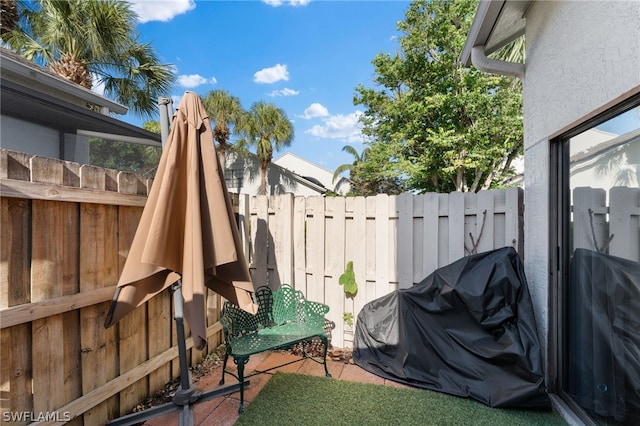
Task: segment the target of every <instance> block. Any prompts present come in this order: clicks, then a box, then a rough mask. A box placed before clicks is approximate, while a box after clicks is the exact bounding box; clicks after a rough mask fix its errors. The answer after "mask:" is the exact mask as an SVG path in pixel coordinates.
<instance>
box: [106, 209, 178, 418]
mask: <svg viewBox="0 0 640 426" xmlns="http://www.w3.org/2000/svg"><path fill="white" fill-rule="evenodd" d="M141 215H142V209H140V208H133V207H120V208H119V209H118V217H117V221H118V231H119V232H118V253H128V251H129V248H130V247H131V243H132V242H133V237H134V236H135V233H136V229H137V228H138V222H139V221H140V217H141ZM117 260H118V277H119V276H120V274H121V272H122V269H123V268H124V263H125V261H126V256H118V259H117ZM165 327H166V325H165ZM118 331H119V355H120V356H119V357H118V361H119V374H123V373H126V372H127V371H129V370H131V369H133V368H135V367H136V366H138V365H139V364H141V363H143V362H144V361H146V360H147V359H149V355H148V353H147V343H146V342H147V340H148V337H147V305H143V306H140V307H139V308H138V309H135V310H134V311H133V312H131V313H130V314H128V315H126V316H125V317H124V318H122V319H121V320H120V321H119V323H118ZM148 393H149V389H148V378H147V377H144V378H142V379H140V380H138V381H137V382H135V383H132V384H131V386H129V387H127V388H126V389H123V390H122V392H120V394H119V396H120V401H119V402H120V407H119V408H120V415H125V414H127V413H130V412H131V410H132V409H133V408H134V407H135V406H136V405H137V404H138V403H139V402H140V401H141V400H143V399H145V398H146V396H147V395H148Z"/></svg>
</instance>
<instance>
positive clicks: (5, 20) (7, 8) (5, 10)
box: [0, 0, 20, 40]
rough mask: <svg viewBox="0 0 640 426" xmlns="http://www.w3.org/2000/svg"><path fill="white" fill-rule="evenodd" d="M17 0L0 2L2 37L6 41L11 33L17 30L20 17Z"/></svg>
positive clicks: (1, 0) (0, 32)
mask: <svg viewBox="0 0 640 426" xmlns="http://www.w3.org/2000/svg"><path fill="white" fill-rule="evenodd" d="M17 3H18V2H16V0H0V20H1V21H2V22H1V23H0V37H1V38H2V40H6V38H7V37H8V35H9V33H10V32H11V31H12V30H14V29H15V28H16V26H17V25H18V20H19V19H20V15H19V14H18V4H17Z"/></svg>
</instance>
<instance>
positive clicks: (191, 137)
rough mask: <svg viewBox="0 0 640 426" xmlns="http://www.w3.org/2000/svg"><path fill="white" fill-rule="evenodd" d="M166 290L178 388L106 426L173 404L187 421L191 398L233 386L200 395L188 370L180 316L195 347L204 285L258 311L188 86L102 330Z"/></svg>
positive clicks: (208, 134)
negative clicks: (165, 399)
mask: <svg viewBox="0 0 640 426" xmlns="http://www.w3.org/2000/svg"><path fill="white" fill-rule="evenodd" d="M161 112H162V110H161ZM165 115H166V114H165ZM168 287H171V289H172V291H173V293H174V302H175V303H174V305H175V306H174V307H175V315H174V316H175V323H176V331H177V337H178V342H177V343H178V357H179V361H180V385H181V387H180V389H178V390H177V391H176V393H175V396H174V398H173V404H171V403H170V404H165V405H163V406H158V407H153V408H150V409H147V410H145V411H143V412H138V413H133V414H130V415H127V416H124V417H121V418H120V419H116V420H113V421H111V422H109V425H134V424H139V423H140V421H141V420H146V419H149V418H152V417H155V416H157V415H160V414H164V413H167V412H170V411H173V410H175V409H180V410H181V411H180V424H181V425H192V424H193V412H192V409H191V406H192V405H193V404H194V403H196V402H201V401H206V400H208V399H212V398H215V397H217V396H221V395H225V394H227V393H231V392H235V391H237V390H238V389H239V384H238V385H229V386H226V387H220V388H217V389H213V390H210V391H208V392H205V393H201V392H199V391H197V390H196V389H195V387H194V386H193V385H192V384H191V381H190V378H189V373H188V367H187V355H186V343H185V332H184V323H183V316H184V318H185V319H186V320H187V321H188V322H189V325H190V327H191V334H192V337H193V342H194V346H195V347H196V348H198V349H203V348H204V347H205V346H206V341H207V340H206V337H207V336H206V324H205V294H206V289H207V288H210V289H211V290H213V291H215V292H216V293H218V294H220V295H221V296H223V297H224V298H226V299H227V300H229V301H231V302H233V303H234V304H237V306H240V307H241V308H243V309H244V310H246V311H248V312H250V313H253V314H255V313H256V312H257V305H255V304H254V303H253V300H252V297H251V293H253V292H254V286H253V282H252V280H251V276H250V275H249V269H248V266H247V262H246V259H245V257H244V254H243V251H242V246H241V243H240V237H239V235H238V230H237V228H236V224H235V219H234V214H233V210H232V206H231V201H230V199H229V194H228V192H227V188H226V185H225V181H224V174H223V171H222V168H221V167H220V165H219V163H218V157H217V155H216V150H215V147H214V144H213V133H212V131H211V126H210V124H209V118H208V117H207V112H206V110H205V108H204V105H203V104H202V100H201V99H200V97H199V96H198V95H197V94H195V93H193V92H188V91H187V92H185V94H184V96H183V97H182V100H181V101H180V104H179V105H178V108H177V111H176V113H175V114H174V116H173V123H172V127H171V132H170V133H169V135H168V137H167V141H166V143H165V144H164V149H163V152H162V157H161V158H160V163H159V164H158V170H157V172H156V176H155V179H154V182H153V185H152V187H151V192H150V193H149V197H148V199H147V202H146V204H145V207H144V210H143V212H142V217H141V218H140V223H139V224H138V228H137V230H136V234H135V236H134V238H133V242H132V244H131V249H130V251H129V254H128V255H127V259H126V261H125V265H124V268H123V270H122V274H121V275H120V279H119V281H118V285H117V288H116V292H115V295H114V298H113V301H112V302H111V306H110V308H109V312H108V314H107V318H106V320H105V327H110V326H112V325H114V324H115V323H116V322H118V321H119V320H120V319H121V318H122V317H124V316H125V315H126V314H128V313H129V312H131V311H133V310H134V309H135V308H136V307H138V306H140V305H142V304H143V303H144V302H146V301H147V300H149V299H150V298H152V297H153V296H155V295H156V294H158V293H160V292H162V291H163V290H165V289H167V288H168ZM180 407H181V408H180Z"/></svg>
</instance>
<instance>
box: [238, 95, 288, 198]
mask: <svg viewBox="0 0 640 426" xmlns="http://www.w3.org/2000/svg"><path fill="white" fill-rule="evenodd" d="M238 130H239V133H240V135H241V139H240V140H239V141H238V144H239V145H240V147H245V146H254V147H255V148H256V155H257V156H258V159H259V160H260V191H259V194H260V195H266V194H267V167H269V163H271V160H272V159H273V150H274V149H275V150H276V151H279V150H281V149H282V148H284V147H286V146H289V145H290V144H291V141H292V140H293V136H294V130H293V125H292V124H291V121H289V118H288V117H287V113H286V112H284V110H282V109H280V108H278V107H276V106H275V105H274V104H271V103H267V102H264V101H259V102H256V103H254V104H253V105H251V108H250V109H249V111H248V112H247V113H246V114H244V115H243V117H242V119H241V120H240V123H239V124H238Z"/></svg>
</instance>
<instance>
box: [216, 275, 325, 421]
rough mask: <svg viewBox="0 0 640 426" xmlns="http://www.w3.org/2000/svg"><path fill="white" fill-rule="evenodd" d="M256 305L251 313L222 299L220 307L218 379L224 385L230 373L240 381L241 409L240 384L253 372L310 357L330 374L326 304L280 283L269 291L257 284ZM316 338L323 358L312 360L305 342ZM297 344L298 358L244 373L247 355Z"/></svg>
mask: <svg viewBox="0 0 640 426" xmlns="http://www.w3.org/2000/svg"><path fill="white" fill-rule="evenodd" d="M255 296H256V302H257V304H258V312H257V313H256V314H255V315H252V314H250V313H248V312H246V311H244V310H242V309H240V308H239V307H238V306H236V305H234V304H232V303H230V302H228V301H226V302H224V305H223V308H222V314H221V317H220V323H221V324H222V327H223V331H224V337H225V346H226V352H225V356H224V362H223V365H222V379H221V380H220V384H221V385H222V384H224V377H225V374H227V373H228V374H230V375H232V376H233V377H235V378H237V379H238V380H239V382H240V408H239V409H238V412H239V413H242V412H243V411H244V384H245V382H244V381H245V379H246V378H249V377H251V376H254V375H256V374H261V373H266V372H267V371H271V370H273V369H275V368H279V367H282V366H284V365H289V364H292V363H294V362H299V361H303V360H305V359H311V360H313V361H315V362H317V363H319V364H324V371H325V375H326V376H327V377H331V374H329V370H328V369H327V349H328V339H327V331H326V330H327V327H326V324H327V323H328V322H327V321H326V320H325V314H326V313H327V312H329V307H328V306H327V305H324V304H322V303H317V302H312V301H309V300H306V299H305V297H304V295H303V294H302V292H301V291H299V290H294V289H293V288H292V287H291V286H289V285H287V284H283V285H282V286H281V287H280V288H279V289H278V290H275V291H272V290H271V289H270V288H269V287H266V286H264V287H260V288H258V289H257V290H256V293H255ZM316 337H317V338H319V339H321V340H322V343H323V344H324V354H323V359H322V360H319V359H315V358H314V357H313V356H312V355H310V354H308V352H307V350H306V347H305V344H309V341H310V340H311V339H313V338H316ZM298 343H302V348H303V351H302V352H303V355H302V357H301V358H300V359H296V360H293V361H291V362H287V363H285V364H282V365H278V366H276V367H272V368H269V369H267V370H263V371H255V372H253V373H251V374H249V375H247V376H245V375H244V366H245V364H246V363H247V362H248V361H249V357H251V355H255V354H258V353H261V352H265V351H269V350H276V349H289V348H291V347H293V346H295V345H296V344H298ZM229 356H232V357H233V362H234V363H235V364H236V365H237V367H238V374H237V375H236V374H235V373H233V372H232V371H229V370H227V361H228V359H229Z"/></svg>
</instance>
